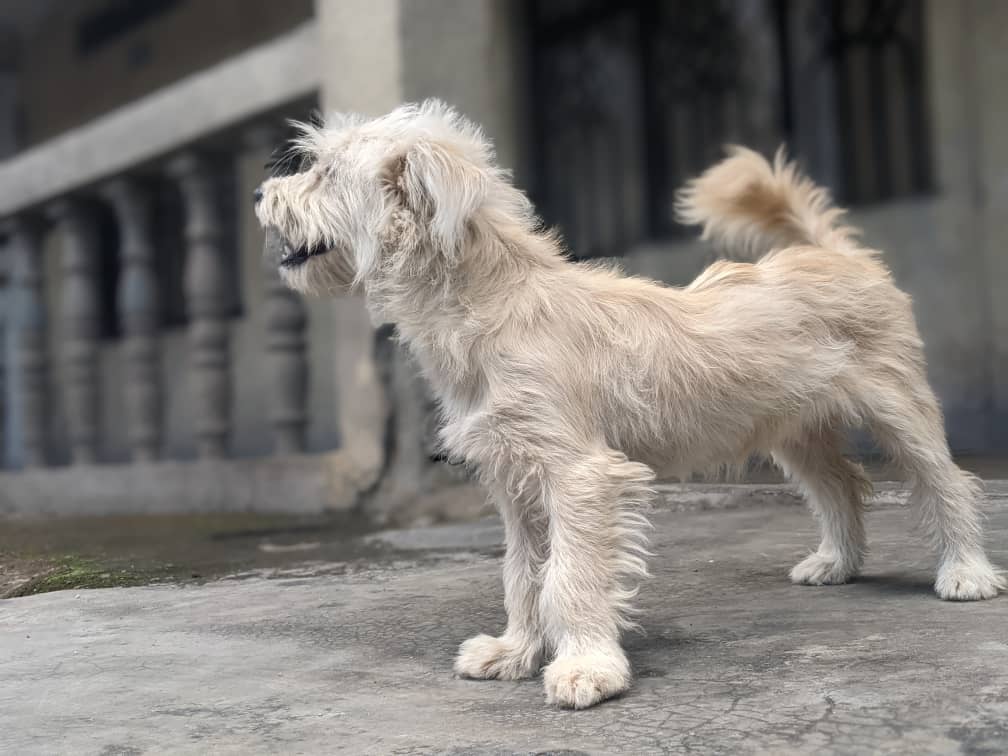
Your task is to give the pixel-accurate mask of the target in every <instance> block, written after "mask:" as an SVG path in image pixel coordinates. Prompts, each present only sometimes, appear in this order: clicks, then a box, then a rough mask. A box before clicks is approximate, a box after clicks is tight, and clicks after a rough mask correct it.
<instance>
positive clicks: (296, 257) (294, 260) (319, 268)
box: [264, 226, 354, 294]
mask: <svg viewBox="0 0 1008 756" xmlns="http://www.w3.org/2000/svg"><path fill="white" fill-rule="evenodd" d="M265 235H266V241H265V250H264V254H265V256H266V259H267V260H268V261H269V263H270V264H273V265H276V266H277V267H278V268H279V271H280V277H281V278H282V279H283V281H284V282H285V283H286V284H287V285H288V286H289V287H291V288H292V289H294V290H295V291H298V292H301V293H302V294H327V293H332V292H334V291H345V290H347V289H348V288H349V287H350V285H351V284H352V283H353V280H354V267H353V265H352V264H351V262H350V259H349V258H350V255H349V254H348V253H346V252H345V251H344V250H343V249H335V248H332V247H330V246H329V245H324V244H315V245H311V246H307V245H294V244H292V243H291V242H290V241H288V239H287V237H286V236H284V234H283V232H282V231H281V230H280V229H279V228H277V227H276V226H267V227H266V229H265Z"/></svg>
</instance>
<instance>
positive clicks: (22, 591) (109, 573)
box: [4, 556, 152, 598]
mask: <svg viewBox="0 0 1008 756" xmlns="http://www.w3.org/2000/svg"><path fill="white" fill-rule="evenodd" d="M151 577H152V576H151V575H146V574H139V573H135V572H131V571H129V570H125V569H116V568H110V567H109V566H108V565H104V564H101V563H99V562H95V561H92V560H88V559H80V558H78V557H72V556H68V557H64V558H63V559H61V560H60V561H58V562H56V563H54V564H53V565H52V566H51V567H50V569H48V570H46V571H44V572H42V573H40V574H38V575H35V576H34V577H32V578H30V579H28V580H26V581H25V582H23V583H21V584H20V585H18V586H16V587H14V588H13V589H12V590H11V591H9V592H8V593H7V595H6V596H4V598H15V597H18V596H32V595H34V594H36V593H49V592H50V591H65V590H72V589H76V588H115V587H118V586H127V585H142V584H144V583H149V582H151Z"/></svg>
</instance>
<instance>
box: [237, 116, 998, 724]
mask: <svg viewBox="0 0 1008 756" xmlns="http://www.w3.org/2000/svg"><path fill="white" fill-rule="evenodd" d="M292 149H293V150H294V152H295V153H296V155H297V156H298V158H299V159H300V161H301V165H300V168H299V170H298V171H297V172H295V173H293V174H292V175H282V176H274V177H271V178H268V179H267V180H266V181H265V182H264V183H263V184H262V185H261V187H260V188H259V190H258V191H257V193H256V213H257V216H258V219H259V221H260V223H261V224H262V226H263V227H264V228H265V229H266V233H267V236H268V237H270V238H272V239H274V240H276V241H277V243H278V244H279V246H280V247H281V248H282V250H283V251H282V253H281V256H280V259H279V260H278V264H279V269H280V273H281V275H282V277H283V279H284V281H286V283H287V284H288V285H289V286H291V287H293V288H294V289H295V290H297V291H299V292H302V293H305V294H322V295H325V294H332V293H338V292H343V291H346V290H348V289H357V290H363V292H364V294H365V296H366V299H367V304H368V307H369V309H370V310H371V312H372V313H373V315H374V317H375V319H376V322H392V323H395V325H396V327H397V329H398V334H399V338H400V339H401V340H402V342H403V343H404V344H405V345H406V347H407V348H408V349H409V351H410V352H411V353H412V355H413V357H414V358H415V360H416V362H417V363H418V365H419V366H420V369H421V370H422V372H423V374H424V375H425V376H426V378H427V380H428V381H429V382H430V384H431V386H432V388H433V391H434V394H435V395H436V397H437V398H438V400H439V403H440V407H441V411H442V413H443V428H442V430H441V434H440V440H441V443H442V444H443V446H444V448H445V450H446V451H447V453H448V454H450V456H451V457H452V458H454V459H457V460H459V461H463V462H465V463H466V464H468V465H469V466H471V467H472V468H473V469H474V470H476V471H477V472H478V475H479V478H480V479H481V481H482V482H483V483H485V485H486V487H487V488H488V490H489V493H490V496H491V498H492V499H493V501H494V502H495V504H496V505H497V507H498V508H499V510H500V512H501V515H502V519H503V522H504V528H505V534H506V536H505V537H506V555H505V557H504V564H503V578H504V593H505V605H506V608H507V616H508V621H507V627H506V629H505V630H504V632H503V633H502V634H501V635H499V636H496V637H494V636H490V635H478V636H476V637H474V638H471V639H469V640H467V641H465V642H464V643H463V644H462V645H461V648H460V650H459V652H458V656H457V658H456V661H455V671H456V672H457V674H459V675H461V676H464V677H471V678H498V679H505V680H515V679H520V678H527V677H532V676H534V675H536V674H538V672H539V671H540V668H541V665H542V664H543V663H544V662H548V663H547V664H546V666H545V667H544V668H543V669H542V672H543V680H544V684H545V689H546V699H547V701H548V702H551V703H555V704H557V705H560V706H563V707H572V708H578V709H580V708H585V707H589V706H592V705H594V704H597V703H599V702H600V701H603V700H604V699H607V698H610V697H612V696H616V695H618V694H620V693H622V692H623V691H625V690H627V688H628V686H629V685H630V683H631V669H630V664H629V663H628V660H627V657H626V654H625V653H624V651H623V649H622V647H621V644H620V634H621V631H622V630H624V629H626V628H628V627H630V626H631V625H632V624H633V621H632V606H631V603H632V598H633V596H634V593H635V586H634V584H635V583H636V582H638V581H639V580H640V579H641V578H643V577H644V576H645V575H646V574H647V571H646V565H645V557H646V556H647V551H646V530H647V521H646V519H645V517H644V515H643V513H642V512H643V511H644V508H645V507H646V506H647V505H648V503H649V501H650V499H651V497H652V488H651V486H652V482H653V480H654V479H655V471H667V472H668V471H671V472H674V471H678V473H679V474H680V475H682V474H685V473H686V472H688V471H692V470H702V469H709V468H712V467H717V466H719V465H724V464H728V465H737V464H740V463H743V462H744V461H745V460H746V459H748V458H750V457H752V456H753V455H766V456H767V457H769V458H770V459H772V460H773V461H774V462H775V463H776V464H778V465H779V466H780V467H781V468H783V470H784V471H785V472H786V473H787V475H788V476H789V477H790V478H791V479H793V480H794V481H796V482H797V484H798V485H799V487H800V488H801V490H802V491H803V493H804V495H805V496H806V497H807V499H808V503H809V505H810V507H811V509H812V510H813V512H814V513H815V514H816V515H817V517H818V520H819V524H820V527H821V543H820V544H819V547H818V549H817V550H816V551H815V552H814V553H812V554H811V555H810V556H808V557H807V558H805V559H803V560H802V561H801V562H800V563H798V564H797V565H796V566H795V567H794V568H793V569H792V570H791V573H790V578H791V580H792V581H793V582H795V583H800V584H810V585H825V584H836V583H844V582H846V581H849V580H851V579H852V578H854V577H855V576H856V575H857V574H858V571H859V570H860V568H861V566H862V562H863V559H864V556H865V532H864V524H863V511H864V501H865V496H866V494H867V493H868V491H869V489H870V484H869V481H868V479H867V478H866V477H865V474H864V472H863V471H862V469H861V468H860V467H859V466H858V465H856V464H855V463H854V462H852V461H850V460H849V459H848V458H847V457H845V456H844V454H843V453H842V443H843V438H844V437H843V433H844V430H845V429H847V428H849V427H851V426H866V427H867V428H869V429H870V430H871V431H872V433H873V434H874V436H875V437H876V438H877V440H878V442H879V443H880V445H881V446H882V447H883V448H884V449H885V450H886V451H887V452H888V453H890V454H891V455H892V457H893V459H894V460H895V461H896V463H897V464H898V465H899V466H900V468H901V469H902V470H903V471H905V472H906V474H907V476H908V478H909V479H911V480H912V481H913V494H912V501H913V502H914V504H916V507H917V509H918V510H919V511H920V514H921V515H922V518H923V524H924V527H925V528H926V530H927V532H928V533H929V535H930V536H931V537H932V539H933V541H934V546H935V547H936V549H937V552H938V556H939V560H940V561H939V567H938V571H937V579H936V581H935V591H936V592H937V594H938V596H939V597H941V598H943V599H951V600H974V599H986V598H991V597H993V596H995V595H996V594H997V593H998V591H999V590H1000V589H1004V588H1005V580H1004V578H1003V577H1002V574H1001V573H1000V572H999V571H998V570H996V569H995V568H994V567H993V566H992V565H991V563H990V562H989V561H988V559H987V556H986V555H985V553H984V549H983V544H982V540H983V538H982V527H981V516H980V513H979V512H978V509H977V506H978V502H979V500H980V495H981V493H980V487H979V485H978V482H977V481H976V479H975V478H973V477H972V476H970V475H969V474H967V473H965V472H963V471H962V470H960V469H959V468H958V467H957V466H956V465H955V464H954V463H953V461H952V458H951V456H950V453H949V448H948V445H947V442H946V439H945V431H944V422H943V418H942V414H941V411H940V410H939V406H938V402H937V401H936V399H935V396H934V394H933V393H932V391H931V389H930V387H929V385H928V382H927V379H926V376H925V363H924V355H923V349H922V343H921V339H920V336H919V335H918V332H917V328H916V325H915V322H914V318H913V314H912V312H911V302H910V297H909V296H907V295H906V294H905V293H903V292H902V291H900V290H899V289H898V288H896V286H895V285H894V284H893V281H892V278H891V276H890V274H889V271H888V270H887V269H886V267H885V265H883V263H882V262H881V260H880V259H879V254H878V253H877V252H875V251H872V250H870V249H866V248H864V247H862V246H861V245H860V244H859V243H858V242H857V241H856V238H855V233H854V231H853V229H851V228H849V227H846V226H844V225H842V224H841V223H840V219H841V215H842V212H841V211H840V210H839V209H836V208H834V207H833V206H832V205H831V202H830V198H829V196H828V195H827V193H826V191H825V190H823V189H821V188H817V187H816V186H815V185H814V184H813V183H811V182H810V181H809V180H808V179H806V178H803V177H802V176H801V175H799V173H798V172H797V171H796V169H795V167H794V166H793V165H791V164H788V163H787V162H786V160H785V159H784V157H783V155H781V154H779V155H778V156H777V158H776V160H775V161H774V162H773V163H770V162H768V161H767V160H765V159H764V158H763V157H761V156H760V155H758V154H756V153H755V152H751V151H748V150H745V149H741V148H735V149H733V150H731V151H730V154H729V155H728V157H727V158H726V159H725V160H724V161H723V162H721V163H719V164H717V165H715V166H713V167H712V168H710V169H709V170H708V171H707V172H706V173H704V174H703V175H701V176H700V177H699V178H697V179H695V180H693V181H692V182H691V183H690V184H688V186H686V187H685V189H684V190H682V191H681V193H680V195H679V196H678V201H677V211H678V215H679V217H680V219H681V220H682V221H684V222H686V223H688V224H696V225H700V226H702V227H703V235H704V237H706V238H710V239H716V240H718V241H720V242H722V243H723V244H725V245H728V246H729V247H733V248H736V249H738V250H742V251H749V252H750V253H752V254H753V257H754V258H755V262H751V263H749V262H729V261H722V262H717V263H715V264H713V265H711V266H710V267H709V268H707V269H706V270H705V271H704V272H702V273H701V274H700V276H699V277H698V278H697V279H696V280H695V281H693V283H691V284H690V285H689V286H686V287H685V288H673V287H669V286H664V285H662V284H659V283H655V282H653V281H648V280H643V279H640V278H630V277H625V276H623V275H621V274H620V273H619V272H618V271H616V270H613V269H611V268H608V267H605V266H601V265H598V264H587V263H575V262H572V261H571V260H569V259H568V258H567V256H566V255H565V254H564V251H563V249H562V246H561V244H560V241H559V239H558V237H557V236H556V235H555V234H554V233H552V232H550V231H548V230H544V229H543V228H542V227H541V225H540V222H539V220H538V219H537V218H536V216H535V213H534V212H533V208H532V206H531V204H530V202H529V200H528V199H527V198H526V196H525V195H524V194H523V193H522V192H521V191H520V190H518V189H517V188H515V187H514V186H513V185H512V182H511V180H510V176H509V174H508V173H507V172H506V171H504V170H502V169H500V168H499V167H497V165H496V164H495V159H494V152H493V148H492V146H491V144H490V142H489V141H488V140H487V139H486V138H485V137H484V135H483V134H482V132H481V131H480V129H479V127H478V126H476V125H475V124H473V123H472V122H470V121H469V120H467V119H465V118H464V117H462V116H461V115H459V114H458V113H457V112H456V111H455V110H453V109H451V108H450V107H447V106H445V105H444V104H442V103H440V102H437V101H427V102H425V103H422V104H420V105H405V106H402V107H399V108H398V109H396V110H394V111H393V112H391V113H389V114H387V115H384V116H382V117H378V118H373V119H366V118H363V117H360V116H342V115H340V116H336V117H334V118H332V119H331V120H329V122H328V123H326V124H325V125H314V126H313V125H303V126H301V127H300V133H299V135H298V136H297V137H296V138H295V139H294V140H293V142H292Z"/></svg>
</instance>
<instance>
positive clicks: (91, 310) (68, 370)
mask: <svg viewBox="0 0 1008 756" xmlns="http://www.w3.org/2000/svg"><path fill="white" fill-rule="evenodd" d="M49 213H50V215H51V217H52V218H53V220H55V221H56V223H57V225H58V227H59V229H60V231H61V232H62V238H61V242H62V249H61V250H60V276H61V283H62V295H61V305H62V321H63V344H62V347H61V350H60V351H61V355H62V359H63V372H64V375H63V396H64V404H65V407H64V409H65V411H66V419H67V435H68V437H69V439H70V455H71V460H72V461H73V463H74V464H94V462H95V461H96V460H97V457H98V453H97V450H98V390H99V389H98V336H99V329H100V321H99V301H98V300H99V295H98V278H97V260H96V257H97V246H98V234H97V228H96V225H95V218H94V214H93V213H92V211H91V209H90V208H89V207H87V206H86V205H84V204H83V203H81V202H78V201H74V200H61V201H58V202H56V203H54V204H53V205H51V206H50V207H49Z"/></svg>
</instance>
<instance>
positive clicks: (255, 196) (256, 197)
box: [252, 186, 263, 205]
mask: <svg viewBox="0 0 1008 756" xmlns="http://www.w3.org/2000/svg"><path fill="white" fill-rule="evenodd" d="M262 198H263V191H262V187H261V186H257V187H256V190H255V191H254V192H252V200H253V201H254V202H255V204H257V205H258V204H259V203H260V202H262Z"/></svg>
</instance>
